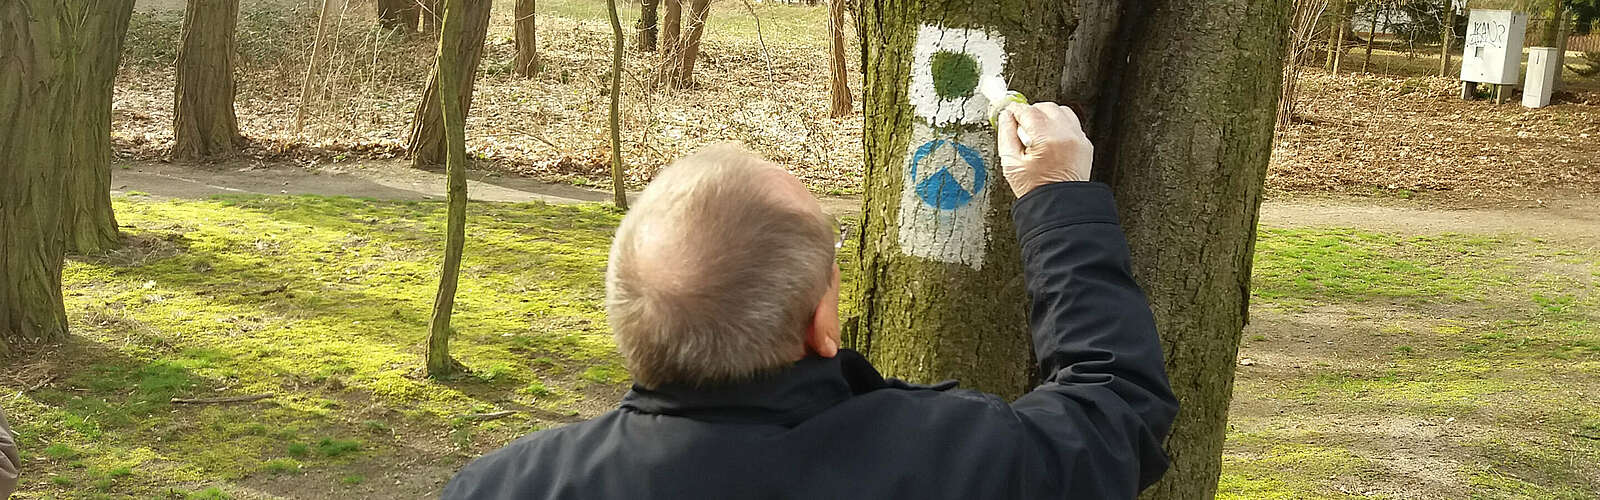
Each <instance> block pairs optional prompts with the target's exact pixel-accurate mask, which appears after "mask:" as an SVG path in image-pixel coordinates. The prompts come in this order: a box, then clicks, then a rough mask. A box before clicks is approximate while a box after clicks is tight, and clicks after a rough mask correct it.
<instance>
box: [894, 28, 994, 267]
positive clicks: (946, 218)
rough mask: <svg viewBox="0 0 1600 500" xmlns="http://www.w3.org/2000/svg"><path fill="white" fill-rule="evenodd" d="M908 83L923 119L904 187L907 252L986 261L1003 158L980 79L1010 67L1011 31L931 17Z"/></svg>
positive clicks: (916, 124)
mask: <svg viewBox="0 0 1600 500" xmlns="http://www.w3.org/2000/svg"><path fill="white" fill-rule="evenodd" d="M912 57H913V59H912V63H911V81H910V83H909V86H908V88H907V94H908V95H909V96H910V100H911V106H912V111H913V115H914V116H915V120H913V122H912V124H911V140H910V141H909V144H908V150H907V152H906V158H907V161H906V169H905V180H904V182H905V184H904V186H905V187H904V188H903V189H901V191H900V193H901V197H900V221H899V229H900V231H899V234H900V237H899V240H900V250H901V251H902V252H905V253H906V254H907V255H914V256H917V257H921V258H924V259H930V260H936V261H939V262H948V263H955V264H964V265H967V266H970V267H972V268H974V269H982V268H983V255H984V249H985V246H986V245H985V243H986V242H987V241H988V236H989V231H988V225H987V224H986V223H985V218H986V217H987V214H988V213H989V196H988V195H987V194H986V191H985V190H986V189H988V188H990V187H991V186H992V185H993V183H992V182H989V178H990V177H992V176H991V175H990V174H991V173H990V171H989V170H990V167H991V166H992V165H994V164H995V160H996V159H997V158H998V156H999V155H998V152H997V151H996V149H995V142H994V132H993V131H992V130H990V126H989V120H988V111H989V101H988V99H985V98H984V97H983V95H982V94H980V93H978V92H977V89H978V80H979V79H980V78H981V77H982V76H984V75H989V76H995V77H999V76H1000V74H1001V73H1002V72H1003V71H1004V70H1005V65H1006V53H1005V38H1004V37H1001V36H1000V35H999V34H989V33H986V32H984V31H982V30H978V29H963V28H944V27H940V26H935V25H923V26H922V27H921V28H920V29H919V30H918V31H917V43H916V46H915V47H914V48H913V55H912Z"/></svg>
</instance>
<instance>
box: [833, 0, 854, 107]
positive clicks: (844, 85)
mask: <svg viewBox="0 0 1600 500" xmlns="http://www.w3.org/2000/svg"><path fill="white" fill-rule="evenodd" d="M828 35H829V43H828V45H829V48H830V49H832V50H831V52H832V54H831V57H829V58H828V74H829V78H828V83H829V85H828V93H829V94H830V95H832V96H833V105H832V106H830V107H829V108H828V116H831V117H834V118H839V117H843V116H849V115H850V111H851V105H850V100H851V99H850V68H849V67H848V66H845V62H844V49H845V41H844V0H829V2H828Z"/></svg>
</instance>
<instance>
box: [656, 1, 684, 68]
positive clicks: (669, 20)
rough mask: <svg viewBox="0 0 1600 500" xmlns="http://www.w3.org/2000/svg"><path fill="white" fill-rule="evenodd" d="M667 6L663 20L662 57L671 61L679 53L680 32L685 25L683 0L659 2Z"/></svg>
mask: <svg viewBox="0 0 1600 500" xmlns="http://www.w3.org/2000/svg"><path fill="white" fill-rule="evenodd" d="M659 1H660V2H661V4H662V5H664V6H666V11H667V12H666V13H665V14H663V15H662V18H661V41H660V44H661V56H662V59H664V60H665V59H671V58H672V57H673V56H674V55H675V54H677V53H678V41H679V40H678V30H679V28H680V27H681V25H682V24H683V0H659Z"/></svg>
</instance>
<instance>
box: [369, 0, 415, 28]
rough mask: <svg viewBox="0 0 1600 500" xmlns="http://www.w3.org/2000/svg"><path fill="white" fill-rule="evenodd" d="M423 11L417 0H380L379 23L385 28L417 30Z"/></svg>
mask: <svg viewBox="0 0 1600 500" xmlns="http://www.w3.org/2000/svg"><path fill="white" fill-rule="evenodd" d="M421 13H422V7H421V6H420V5H418V4H417V0H378V25H380V26H383V27H384V28H385V29H391V30H396V31H399V32H401V33H412V32H415V31H417V21H418V19H419V18H420V15H421Z"/></svg>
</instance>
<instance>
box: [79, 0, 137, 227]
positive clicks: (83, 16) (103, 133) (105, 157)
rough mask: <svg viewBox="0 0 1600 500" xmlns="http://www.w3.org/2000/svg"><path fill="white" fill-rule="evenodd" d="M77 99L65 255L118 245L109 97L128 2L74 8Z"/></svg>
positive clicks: (130, 11) (112, 0) (109, 1)
mask: <svg viewBox="0 0 1600 500" xmlns="http://www.w3.org/2000/svg"><path fill="white" fill-rule="evenodd" d="M71 5H75V7H76V8H77V9H80V11H77V12H73V14H72V18H73V19H77V20H80V21H79V22H81V23H82V24H80V25H78V30H77V33H75V39H76V41H75V44H76V45H77V47H78V49H77V51H78V52H77V54H78V57H79V58H80V59H79V60H78V68H79V69H78V71H79V73H78V75H77V77H78V78H77V82H76V85H77V88H76V93H77V98H76V99H74V100H73V102H72V142H71V144H70V145H69V146H68V148H67V154H68V160H67V171H66V189H67V191H66V210H67V214H66V216H67V219H66V228H65V229H66V234H67V236H66V238H67V251H70V252H76V253H84V254H88V253H98V252H102V251H105V250H110V249H112V248H116V247H118V246H121V238H120V236H119V235H118V233H117V218H116V214H115V213H113V212H112V209H111V93H112V83H113V82H114V81H115V80H116V76H117V64H118V62H119V61H120V60H121V57H122V42H123V40H124V39H126V38H127V33H128V20H129V18H130V17H132V15H133V0H101V1H98V2H90V3H84V4H76V3H73V4H71Z"/></svg>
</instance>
